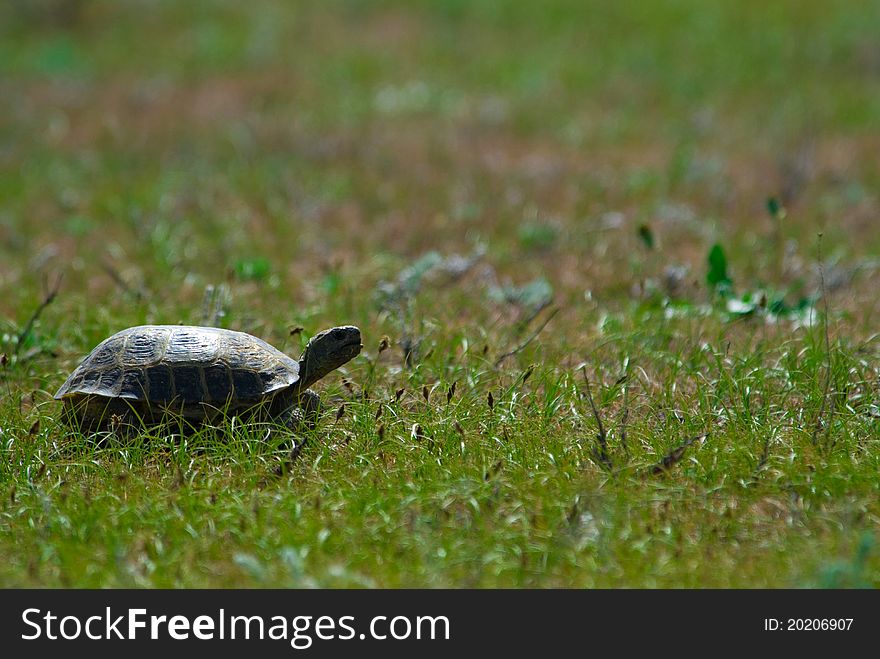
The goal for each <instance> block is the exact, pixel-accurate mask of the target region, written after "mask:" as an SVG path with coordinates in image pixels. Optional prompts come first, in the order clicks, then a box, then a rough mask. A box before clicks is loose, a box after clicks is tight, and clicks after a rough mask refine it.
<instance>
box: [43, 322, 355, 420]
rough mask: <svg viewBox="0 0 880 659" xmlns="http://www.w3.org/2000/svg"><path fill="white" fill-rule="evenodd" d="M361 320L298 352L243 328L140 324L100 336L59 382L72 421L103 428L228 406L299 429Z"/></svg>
mask: <svg viewBox="0 0 880 659" xmlns="http://www.w3.org/2000/svg"><path fill="white" fill-rule="evenodd" d="M362 347H363V346H362V345H361V332H360V330H359V329H358V328H357V327H354V326H351V325H345V326H341V327H333V328H331V329H327V330H324V331H323V332H320V333H318V334H316V335H315V336H314V337H312V339H311V340H310V341H309V343H308V345H307V346H306V348H305V350H303V353H302V356H301V357H300V359H299V361H298V362H297V361H295V360H293V359H291V358H290V357H288V356H287V355H285V354H284V353H283V352H281V351H279V350H277V349H276V348H274V347H272V346H271V345H269V344H268V343H266V342H265V341H263V340H262V339H258V338H257V337H255V336H251V335H250V334H245V333H244V332H236V331H233V330H227V329H220V328H217V327H196V326H187V325H141V326H138V327H130V328H128V329H124V330H122V331H121V332H117V333H116V334H114V335H113V336H111V337H109V338H107V339H105V340H104V341H102V342H101V343H100V344H98V346H97V347H96V348H95V349H94V350H92V352H90V353H89V354H88V355H87V356H86V357H85V359H83V361H82V363H80V365H79V366H77V368H76V369H74V371H73V372H72V373H71V374H70V376H69V377H68V378H67V381H66V382H65V383H64V384H63V385H61V388H60V389H59V390H58V392H57V393H56V394H55V398H56V399H58V400H61V401H63V403H64V406H65V407H64V409H65V413H66V416H67V420H68V422H70V423H71V424H72V425H76V426H77V427H79V428H81V429H83V430H87V431H98V430H105V429H108V428H110V427H114V426H116V425H118V424H119V423H120V422H124V423H125V424H126V425H131V424H133V423H134V422H135V421H138V420H140V421H141V422H143V423H144V424H147V425H158V424H162V423H166V422H168V421H169V420H170V419H172V418H178V419H180V418H182V420H184V421H185V422H186V423H187V425H188V426H198V425H200V424H203V423H205V422H210V421H212V420H214V419H216V418H217V417H219V416H222V415H223V414H227V415H233V414H241V415H245V416H252V415H253V414H254V413H255V412H257V411H259V412H260V414H261V418H266V419H267V420H269V421H273V422H277V423H280V424H283V425H285V426H287V427H288V428H290V429H291V430H295V431H296V430H299V429H301V428H302V426H303V425H304V424H305V425H307V426H309V427H314V421H315V419H316V418H317V413H318V411H319V409H320V398H319V397H318V395H317V394H316V393H315V392H314V391H312V390H311V389H309V387H311V386H312V385H313V384H314V383H315V382H317V381H318V380H320V379H321V378H322V377H324V376H325V375H327V374H328V373H330V372H331V371H333V370H335V369H337V368H339V367H340V366H342V365H343V364H345V363H346V362H348V361H349V360H351V359H353V358H354V357H355V356H357V355H358V353H360V351H361V348H362Z"/></svg>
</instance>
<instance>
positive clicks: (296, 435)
mask: <svg viewBox="0 0 880 659" xmlns="http://www.w3.org/2000/svg"><path fill="white" fill-rule="evenodd" d="M298 403H299V404H298V405H292V406H291V407H290V408H289V409H287V410H285V411H284V412H283V413H282V419H283V423H284V425H285V426H287V427H288V428H289V429H290V431H291V433H292V434H293V440H292V441H293V446H292V447H291V449H290V454H289V455H288V458H287V460H286V461H285V462H284V463H282V465H281V466H280V467H279V469H278V474H279V475H283V474H284V473H286V472H287V471H288V470H289V469H290V467H291V466H292V465H293V463H294V462H296V459H297V458H298V457H299V454H300V453H301V452H302V450H303V447H304V446H305V445H306V441H308V438H309V433H311V432H312V431H313V430H314V429H315V428H316V427H317V425H318V418H319V417H320V414H321V397H320V396H318V394H316V393H315V392H314V391H312V390H311V389H306V391H304V392H303V393H302V394H301V395H300V399H299V401H298Z"/></svg>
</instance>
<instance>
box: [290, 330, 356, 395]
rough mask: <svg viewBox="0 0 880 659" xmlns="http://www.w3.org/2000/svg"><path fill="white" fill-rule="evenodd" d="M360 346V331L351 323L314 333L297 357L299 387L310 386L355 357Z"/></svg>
mask: <svg viewBox="0 0 880 659" xmlns="http://www.w3.org/2000/svg"><path fill="white" fill-rule="evenodd" d="M361 348H363V345H362V344H361V331H360V330H359V329H358V328H357V327H354V326H353V325H343V326H342V327H333V328H331V329H328V330H324V331H323V332H320V333H318V334H315V336H313V337H312V339H311V341H309V344H308V345H307V346H306V349H305V350H303V354H302V357H300V358H299V377H300V383H301V384H300V387H301V388H302V389H305V388H307V387H310V386H312V385H313V384H314V383H315V382H317V381H318V380H320V379H321V378H322V377H324V376H325V375H327V374H328V373H329V372H330V371H334V370H336V369H337V368H339V367H340V366H342V365H343V364H345V363H346V362H347V361H349V360H351V359H354V358H355V357H357V355H358V353H360V351H361Z"/></svg>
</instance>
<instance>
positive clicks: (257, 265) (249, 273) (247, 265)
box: [234, 256, 272, 280]
mask: <svg viewBox="0 0 880 659" xmlns="http://www.w3.org/2000/svg"><path fill="white" fill-rule="evenodd" d="M234 267H235V275H236V276H237V277H238V278H239V279H243V280H261V279H265V278H266V277H268V276H269V271H270V270H271V269H272V266H271V264H270V263H269V259H267V258H266V257H264V256H257V257H254V258H249V259H239V260H238V261H236V262H235V266H234Z"/></svg>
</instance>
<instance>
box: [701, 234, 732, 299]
mask: <svg viewBox="0 0 880 659" xmlns="http://www.w3.org/2000/svg"><path fill="white" fill-rule="evenodd" d="M708 261H709V272H708V273H706V282H707V283H708V284H709V286H710V287H711V288H712V289H713V290H719V291H724V290H726V289H729V288H730V285H731V284H732V283H733V282H731V281H730V277H728V276H727V256H725V254H724V248H723V247H722V246H721V245H720V244H718V243H716V244H715V245H713V246H712V249H710V250H709V258H708Z"/></svg>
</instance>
